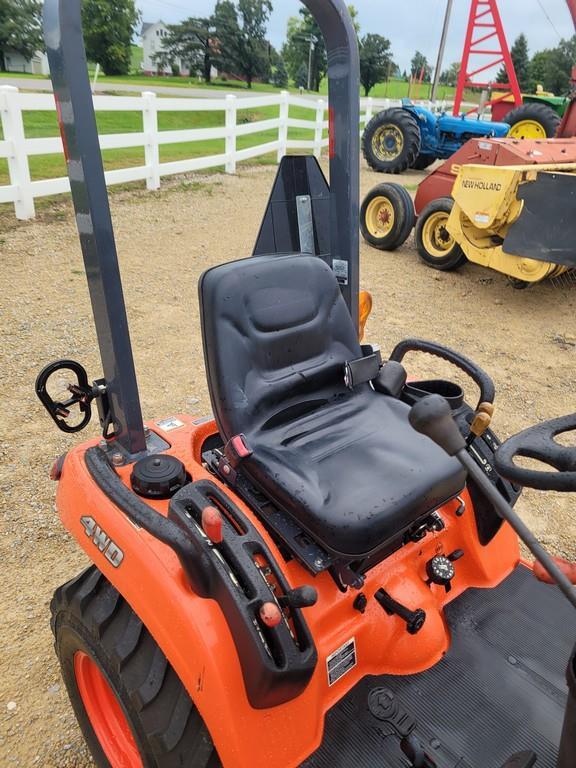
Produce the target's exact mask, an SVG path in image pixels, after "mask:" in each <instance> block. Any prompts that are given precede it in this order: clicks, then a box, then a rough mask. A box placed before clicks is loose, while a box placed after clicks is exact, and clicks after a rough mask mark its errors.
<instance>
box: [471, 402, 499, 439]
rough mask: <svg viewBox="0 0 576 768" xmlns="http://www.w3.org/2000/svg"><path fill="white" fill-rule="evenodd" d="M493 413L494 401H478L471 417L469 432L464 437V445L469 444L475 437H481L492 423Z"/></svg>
mask: <svg viewBox="0 0 576 768" xmlns="http://www.w3.org/2000/svg"><path fill="white" fill-rule="evenodd" d="M493 415H494V403H480V405H479V406H478V408H477V410H476V413H475V414H474V418H473V419H472V424H470V434H469V435H468V437H467V438H466V445H471V444H472V443H473V442H474V440H475V439H476V438H477V437H482V435H483V434H484V432H486V430H487V429H488V427H489V426H490V424H491V423H492V416H493Z"/></svg>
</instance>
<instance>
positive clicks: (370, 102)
mask: <svg viewBox="0 0 576 768" xmlns="http://www.w3.org/2000/svg"><path fill="white" fill-rule="evenodd" d="M373 114H374V99H373V98H372V96H368V98H367V99H366V113H365V116H366V122H365V123H364V124H365V125H368V123H369V122H370V120H372V115H373Z"/></svg>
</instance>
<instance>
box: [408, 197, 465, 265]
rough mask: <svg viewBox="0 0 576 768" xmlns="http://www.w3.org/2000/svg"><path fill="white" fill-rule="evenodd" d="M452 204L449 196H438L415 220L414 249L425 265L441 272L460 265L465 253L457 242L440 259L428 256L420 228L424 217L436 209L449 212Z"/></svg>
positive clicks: (463, 262) (424, 219)
mask: <svg viewBox="0 0 576 768" xmlns="http://www.w3.org/2000/svg"><path fill="white" fill-rule="evenodd" d="M453 205H454V200H453V199H452V198H451V197H439V198H437V199H436V200H432V201H431V202H430V203H428V205H427V206H426V207H425V208H424V210H423V211H422V212H421V213H420V215H419V216H418V221H417V222H416V230H415V237H416V249H417V251H418V253H419V255H420V258H421V259H422V261H423V262H424V263H425V264H426V265H427V266H429V267H432V269H438V270H440V271H441V272H451V271H453V270H455V269H458V268H459V267H461V266H462V265H463V264H465V263H466V261H467V259H466V255H465V253H464V251H463V250H462V248H460V246H459V245H458V243H455V244H454V246H453V247H452V249H451V250H450V251H449V252H448V253H447V254H446V256H445V257H443V258H442V259H437V258H434V257H432V256H430V255H429V254H428V251H427V250H426V247H425V245H424V242H423V240H422V230H423V228H424V223H425V222H426V219H427V218H428V217H429V216H430V215H431V214H432V213H436V212H438V211H445V212H447V213H449V212H450V211H451V210H452V206H453Z"/></svg>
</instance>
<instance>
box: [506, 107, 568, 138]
mask: <svg viewBox="0 0 576 768" xmlns="http://www.w3.org/2000/svg"><path fill="white" fill-rule="evenodd" d="M504 122H505V123H508V125H509V126H510V131H509V132H508V136H510V138H513V139H553V138H554V137H555V136H556V134H557V133H558V128H559V126H560V123H561V119H560V116H559V115H558V113H557V112H555V111H554V110H553V109H552V107H549V106H548V105H547V104H536V103H534V102H527V103H526V104H522V106H520V107H516V109H512V110H511V111H510V112H508V114H507V115H506V116H505V117H504Z"/></svg>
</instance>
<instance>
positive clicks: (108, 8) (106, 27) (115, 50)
mask: <svg viewBox="0 0 576 768" xmlns="http://www.w3.org/2000/svg"><path fill="white" fill-rule="evenodd" d="M0 2H1V0H0ZM139 21H140V11H138V10H137V9H136V6H135V4H134V0H84V2H83V3H82V26H83V28H84V42H85V44H86V55H87V57H88V59H90V60H91V61H95V62H96V63H97V64H100V66H101V67H102V69H103V70H104V73H105V74H106V75H126V74H128V72H130V63H131V60H132V48H131V43H132V37H133V35H134V32H135V30H136V25H137V24H138V22H139Z"/></svg>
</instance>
